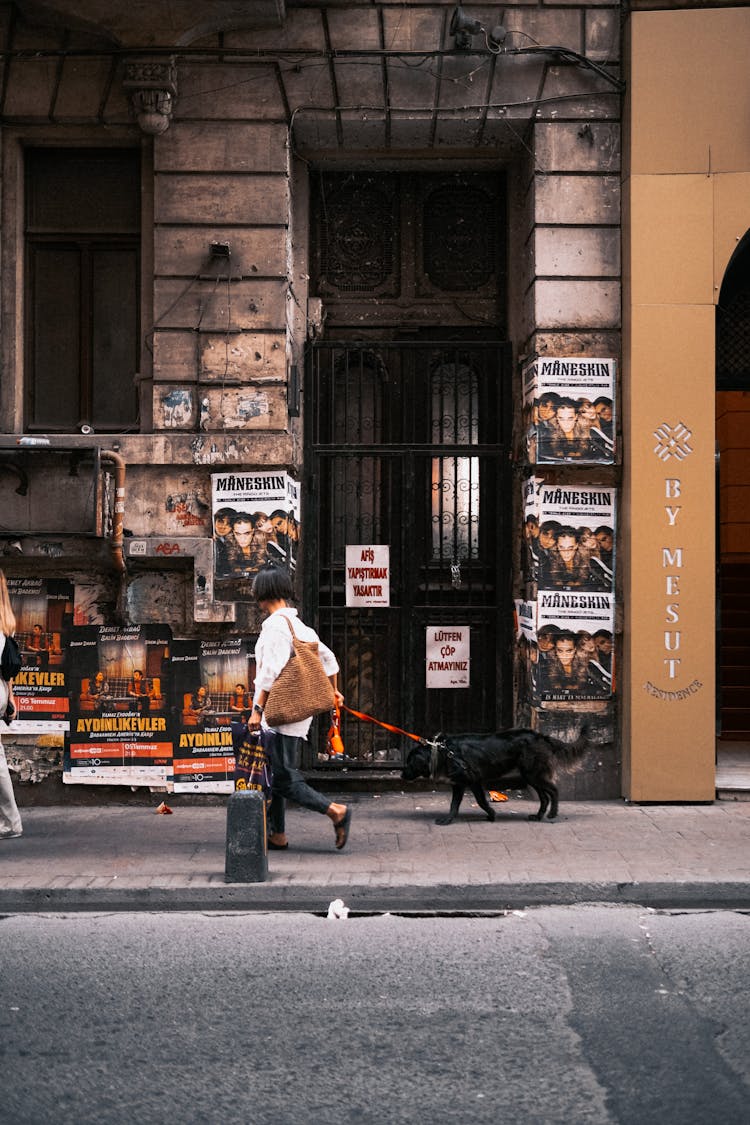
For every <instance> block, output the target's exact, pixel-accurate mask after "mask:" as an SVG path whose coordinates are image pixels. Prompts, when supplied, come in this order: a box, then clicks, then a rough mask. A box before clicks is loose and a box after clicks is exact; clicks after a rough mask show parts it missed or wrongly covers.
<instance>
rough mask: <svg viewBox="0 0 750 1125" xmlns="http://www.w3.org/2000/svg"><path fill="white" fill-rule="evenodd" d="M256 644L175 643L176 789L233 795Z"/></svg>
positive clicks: (230, 641) (237, 639)
mask: <svg viewBox="0 0 750 1125" xmlns="http://www.w3.org/2000/svg"><path fill="white" fill-rule="evenodd" d="M254 683H255V659H254V646H249V645H248V643H247V642H246V641H244V640H242V639H241V638H240V637H229V638H227V639H226V640H223V641H213V640H212V641H175V642H174V644H173V646H172V692H173V694H172V710H173V723H172V730H173V733H174V761H173V770H172V780H173V783H174V791H175V793H232V792H233V791H234V749H233V745H232V724H236V723H238V722H240V721H241V720H242V718H243V716H249V714H250V709H251V707H252V701H253V695H252V693H253V687H254Z"/></svg>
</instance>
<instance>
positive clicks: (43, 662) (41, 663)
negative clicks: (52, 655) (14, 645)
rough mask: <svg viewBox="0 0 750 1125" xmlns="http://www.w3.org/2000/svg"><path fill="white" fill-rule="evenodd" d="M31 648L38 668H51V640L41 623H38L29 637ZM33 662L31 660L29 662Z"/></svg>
mask: <svg viewBox="0 0 750 1125" xmlns="http://www.w3.org/2000/svg"><path fill="white" fill-rule="evenodd" d="M29 650H30V651H31V652H32V653H33V654H34V655H33V657H32V660H33V662H34V663H35V664H36V666H37V668H41V669H43V670H45V671H46V669H47V668H49V641H48V640H47V635H46V633H45V632H44V630H43V629H42V627H41V625H39V624H36V625H35V626H34V628H33V629H32V631H31V636H30V637H29ZM29 663H31V661H30V662H29Z"/></svg>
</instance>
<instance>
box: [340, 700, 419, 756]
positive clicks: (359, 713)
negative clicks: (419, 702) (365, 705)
mask: <svg viewBox="0 0 750 1125" xmlns="http://www.w3.org/2000/svg"><path fill="white" fill-rule="evenodd" d="M341 706H342V707H343V709H344V711H348V712H349V714H350V715H354V717H355V719H363V720H364V721H365V722H366V723H375V724H376V726H379V727H383V728H384V730H389V731H392V732H393V734H403V736H404V737H405V738H410V739H411V740H412V742H421V743H422V745H423V746H432V745H433V743H432V742H428V740H427V739H426V738H422V737H421V736H420V735H418V734H409V732H408V730H402V729H401V727H394V726H393V725H392V724H391V723H383V722H381V721H380V719H374V718H373V717H372V715H366V714H365V712H364V711H355V710H354V709H353V708H351V707H347V705H346V704H345V703H342V705H341Z"/></svg>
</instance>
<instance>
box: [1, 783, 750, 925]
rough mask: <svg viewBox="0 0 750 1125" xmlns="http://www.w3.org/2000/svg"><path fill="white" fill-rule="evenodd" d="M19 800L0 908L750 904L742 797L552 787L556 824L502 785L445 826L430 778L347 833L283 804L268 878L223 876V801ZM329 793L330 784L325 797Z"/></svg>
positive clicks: (362, 809) (378, 800)
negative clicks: (564, 795) (600, 797)
mask: <svg viewBox="0 0 750 1125" xmlns="http://www.w3.org/2000/svg"><path fill="white" fill-rule="evenodd" d="M161 799H162V798H161V796H157V797H155V799H154V805H153V808H144V807H128V806H112V805H107V806H100V807H87V808H80V807H53V808H31V809H24V810H22V814H23V819H24V835H23V836H22V837H21V838H19V839H15V840H4V841H0V911H2V912H4V913H10V912H15V911H56V910H175V909H177V910H180V909H182V910H185V909H201V910H226V909H232V910H238V909H240V910H308V911H316V912H319V911H325V909H326V908H327V905H328V903H329V902H330V901H331V899H333V898H338V897H340V898H343V899H344V901H345V902H346V904H347V905H348V906H349V907H350V908H351V909H352V910H354V911H363V912H369V911H382V910H402V911H473V910H502V909H509V908H518V907H521V906H529V905H534V904H539V903H570V902H581V901H587V902H591V901H596V902H638V903H641V904H643V905H647V906H654V907H665V908H679V907H684V908H714V907H726V908H733V909H743V910H745V909H750V802H734V801H718V802H716V803H714V804H711V805H644V806H639V805H631V804H626V803H625V802H622V801H604V802H566V803H564V804H562V805H561V815H560V817H559V818H558V820H557V821H555V822H554V823H551V824H550V823H542V824H538V823H536V822H530V821H529V820H528V819H527V817H528V814H529V813H530V812H533V811H535V809H536V802H532V801H530V800H519V799H511V800H510V801H508V802H507V803H502V804H498V805H496V806H494V807H495V809H496V811H497V819H496V820H495V822H494V823H490V822H489V821H487V820H486V819H485V818H484V816H483V814H482V813H481V811H480V810H479V809H478V808H477V807H476V805H475V804H474V803H473V802H471V801H468V800H465V801H464V805H463V806H462V812H461V815H460V817H459V819H458V820H457V821H456V822H455V823H454V824H452V825H450V826H447V827H441V826H438V825H436V824H435V822H434V820H435V817H436V816H437V815H439V814H440V813H444V812H445V811H446V810H447V806H448V794H447V792H445V791H440V792H421V793H408V792H405V793H398V792H396V793H384V794H380V795H375V794H372V793H362V794H359V795H352V794H348V795H347V796H346V797H341V798H340V799H342V800H347V801H349V802H350V803H351V804H352V805H353V818H352V829H351V835H350V838H349V843H348V845H347V847H346V849H344V850H343V851H341V852H337V851H336V850H335V849H334V847H333V830H332V827H331V825H330V822H329V821H328V820H327V819H326V818H324V817H321V816H319V815H317V814H315V813H310V812H306V811H304V810H302V809H298V808H296V807H294V806H291V807H290V809H289V812H288V814H287V829H288V834H289V837H290V841H291V843H290V848H289V850H288V851H285V852H270V853H269V856H268V868H269V870H268V878H267V880H266V881H264V882H259V883H229V884H228V883H226V881H225V878H224V863H225V847H226V810H225V808H224V807H222V806H217V805H214V806H212V807H203V806H200V807H196V806H177V805H176V804H175V806H174V812H173V815H171V816H168V815H167V816H164V815H158V814H157V813H156V812H155V809H156V807H157V805H158V804H159V802H160V801H161ZM332 799H335V797H332Z"/></svg>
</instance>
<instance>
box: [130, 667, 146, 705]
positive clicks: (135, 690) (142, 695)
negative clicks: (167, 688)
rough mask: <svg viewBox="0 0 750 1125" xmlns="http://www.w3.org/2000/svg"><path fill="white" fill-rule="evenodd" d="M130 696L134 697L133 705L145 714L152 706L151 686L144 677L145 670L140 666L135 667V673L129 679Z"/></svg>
mask: <svg viewBox="0 0 750 1125" xmlns="http://www.w3.org/2000/svg"><path fill="white" fill-rule="evenodd" d="M127 692H128V698H129V699H132V701H133V702H132V705H131V706H132V707H133V709H134V710H136V711H138V712H139V714H143V713H144V711H148V709H149V707H150V706H151V688H150V687H149V682H148V680H147V679H145V678H144V675H143V672H142V671H141V669H140V668H135V669H134V671H133V675H132V677H131V678H130V680H129V681H128V688H127Z"/></svg>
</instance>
